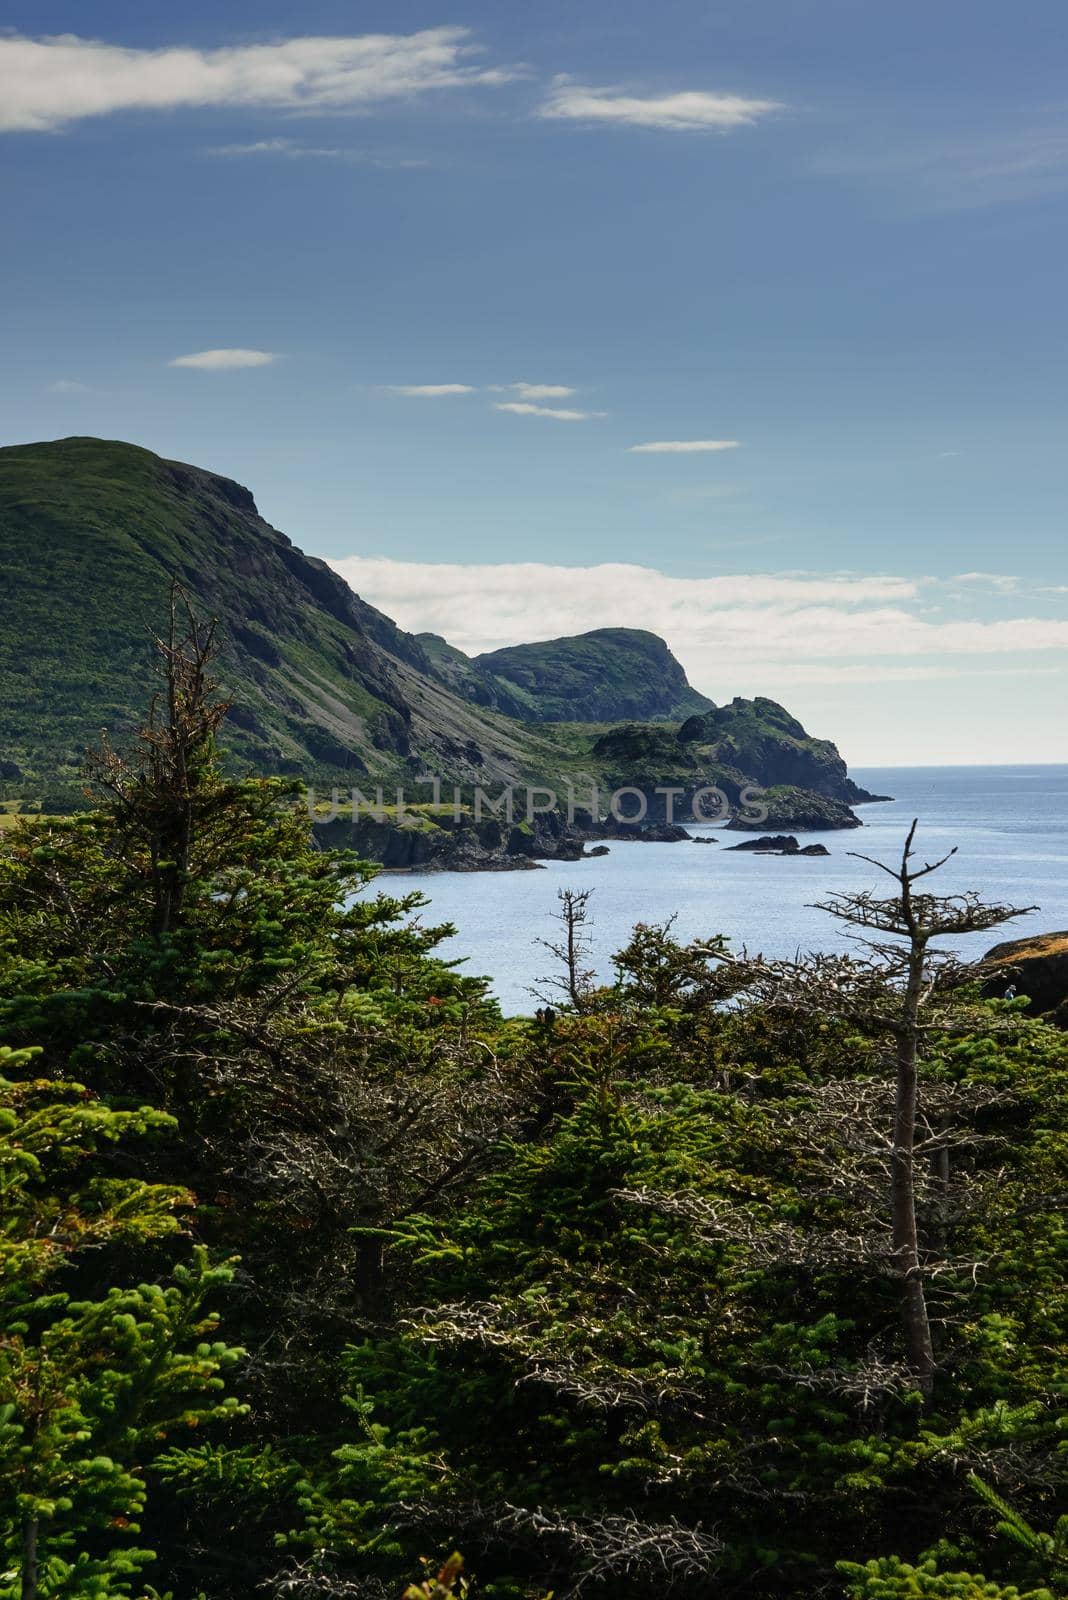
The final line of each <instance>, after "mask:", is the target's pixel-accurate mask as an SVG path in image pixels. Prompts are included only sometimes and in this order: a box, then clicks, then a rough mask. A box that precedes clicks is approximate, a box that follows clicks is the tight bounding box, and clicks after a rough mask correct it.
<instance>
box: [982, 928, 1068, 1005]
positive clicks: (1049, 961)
mask: <svg viewBox="0 0 1068 1600" xmlns="http://www.w3.org/2000/svg"><path fill="white" fill-rule="evenodd" d="M979 971H980V974H981V976H982V978H983V990H984V993H986V994H988V995H990V996H993V997H995V998H999V997H1000V996H1002V995H1004V994H1005V993H1006V991H1007V990H1008V989H1010V988H1014V989H1015V991H1016V993H1017V994H1021V995H1027V996H1028V997H1029V999H1030V1002H1031V1004H1030V1006H1029V1007H1028V1010H1029V1011H1030V1012H1031V1013H1033V1014H1034V1015H1036V1016H1042V1015H1044V1016H1053V1018H1054V1020H1056V1021H1057V1022H1058V1024H1060V1025H1061V1026H1068V932H1063V933H1039V934H1033V935H1032V936H1031V938H1029V939H1009V940H1006V942H1005V943H1004V944H997V945H995V946H994V948H993V949H992V950H988V951H987V953H986V955H985V956H984V957H983V959H982V961H981V963H980V966H979Z"/></svg>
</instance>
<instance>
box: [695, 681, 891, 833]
mask: <svg viewBox="0 0 1068 1600" xmlns="http://www.w3.org/2000/svg"><path fill="white" fill-rule="evenodd" d="M679 740H680V742H681V743H683V744H687V745H703V746H705V747H707V748H708V753H709V756H710V758H711V759H712V760H714V761H716V762H719V763H721V764H723V765H725V766H729V767H736V768H738V769H739V770H740V771H741V772H744V773H746V774H747V775H748V777H749V778H750V781H752V782H754V783H759V784H761V785H762V786H763V787H764V788H766V789H770V788H775V787H782V786H787V787H790V788H793V789H801V790H806V791H811V792H812V793H814V794H819V795H825V796H826V797H827V798H829V799H831V800H839V801H841V802H843V803H844V804H846V805H862V804H867V803H868V802H870V801H874V800H885V799H887V798H888V797H887V796H886V795H876V794H870V793H869V792H868V790H867V789H861V788H860V787H858V785H857V784H855V783H854V782H853V780H852V778H850V776H849V774H848V772H847V770H846V764H845V762H844V761H843V760H842V757H841V756H840V755H839V753H838V749H837V747H836V746H835V745H833V744H832V743H831V742H830V740H829V739H814V738H813V737H812V736H811V734H809V733H807V732H806V730H805V729H804V728H803V727H802V725H801V723H800V722H798V720H797V718H796V717H792V716H791V715H790V713H789V712H788V711H786V710H785V709H784V708H783V707H782V706H781V705H779V704H778V703H777V701H775V700H769V699H767V698H766V697H765V696H763V695H758V696H757V698H756V699H755V700H744V699H742V698H741V697H736V698H735V699H734V700H732V701H731V702H730V704H729V705H725V706H717V707H715V708H714V709H713V710H711V711H707V712H705V713H704V714H703V715H701V716H696V717H690V718H689V719H688V720H687V721H686V722H684V723H683V725H682V727H681V728H680V729H679ZM832 826H833V824H832Z"/></svg>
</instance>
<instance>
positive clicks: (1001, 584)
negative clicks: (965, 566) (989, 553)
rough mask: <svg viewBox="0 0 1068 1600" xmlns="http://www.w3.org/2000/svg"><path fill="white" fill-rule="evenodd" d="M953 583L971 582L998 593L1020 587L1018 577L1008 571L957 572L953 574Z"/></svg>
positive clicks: (1008, 592) (1009, 591)
mask: <svg viewBox="0 0 1068 1600" xmlns="http://www.w3.org/2000/svg"><path fill="white" fill-rule="evenodd" d="M952 581H953V582H954V583H973V584H976V585H977V586H979V587H983V588H988V589H993V590H995V591H996V592H997V593H998V594H1012V593H1013V592H1014V590H1016V589H1018V588H1019V587H1020V579H1019V578H1017V577H1014V576H1013V575H1012V573H1009V572H958V573H956V574H954V577H953V580H952Z"/></svg>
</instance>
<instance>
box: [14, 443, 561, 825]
mask: <svg viewBox="0 0 1068 1600" xmlns="http://www.w3.org/2000/svg"><path fill="white" fill-rule="evenodd" d="M0 564H2V568H3V573H4V601H5V612H6V622H7V625H6V626H5V628H4V630H3V635H2V638H0V730H2V736H3V744H2V747H0V760H2V761H3V762H4V766H3V768H2V769H0V774H2V775H3V776H5V777H6V780H7V783H8V785H9V787H11V786H15V787H16V788H17V787H19V786H21V787H22V788H23V789H25V788H26V787H27V786H28V787H31V788H36V789H38V790H40V788H41V787H42V786H43V787H44V788H45V789H46V790H55V791H57V792H58V795H59V797H60V798H61V799H62V798H63V797H64V796H68V797H69V795H70V794H71V793H73V792H76V790H77V783H78V774H79V770H80V767H81V763H82V759H83V755H84V750H85V747H86V745H87V744H88V743H89V742H91V741H93V740H94V739H96V738H97V737H98V736H99V733H100V730H101V729H102V728H107V729H108V730H109V731H110V732H111V733H113V734H114V735H115V736H116V737H119V738H121V737H123V736H125V735H127V734H128V733H129V732H130V731H132V729H133V728H134V726H135V725H136V722H137V719H138V718H139V716H140V715H141V712H142V709H143V707H144V705H145V704H146V702H147V698H148V695H149V693H150V691H151V687H152V682H153V679H152V666H153V649H152V645H151V634H152V632H153V631H154V630H159V629H160V628H161V627H162V625H163V621H164V614H165V608H166V605H167V595H168V590H169V586H170V583H171V580H172V578H174V577H177V578H178V579H180V581H181V582H182V584H183V585H184V586H185V588H186V590H187V592H188V593H189V594H190V596H191V597H192V598H193V599H194V601H195V602H196V603H197V604H198V605H199V606H200V607H202V608H203V609H204V610H205V611H206V612H208V613H209V614H211V615H213V616H216V617H218V619H219V622H220V631H221V637H222V640H223V669H224V676H225V685H226V688H227V691H228V692H229V694H230V695H231V696H232V698H233V701H234V706H233V710H232V712H231V721H230V723H229V726H228V730H227V747H228V749H229V751H230V755H231V759H232V761H233V762H234V763H235V764H238V765H242V766H246V767H248V768H250V769H253V770H256V771H259V772H265V773H299V774H302V775H305V776H308V777H315V778H316V779H317V780H318V781H329V780H331V779H341V780H343V781H350V782H351V781H357V780H358V779H360V778H361V777H362V778H370V779H373V780H375V781H383V782H392V781H394V780H396V781H400V780H401V779H402V778H403V777H405V776H406V775H409V776H410V774H411V773H412V771H413V770H418V771H420V772H422V771H429V772H438V773H441V774H442V775H447V776H449V777H450V778H456V779H459V780H463V779H472V780H473V779H474V778H476V777H478V776H480V775H483V774H491V775H493V776H495V777H497V778H499V779H500V780H502V781H511V780H512V779H513V778H515V777H516V776H518V775H520V774H521V773H523V772H526V771H532V772H533V771H540V770H542V767H543V764H550V763H551V762H552V761H553V760H554V759H556V756H555V752H554V750H553V749H552V747H551V746H548V745H545V744H544V742H542V741H539V740H538V738H537V737H536V736H533V735H529V734H527V733H524V732H522V730H520V729H519V728H518V727H517V726H516V725H515V724H512V723H509V722H507V721H506V720H505V719H504V718H502V717H497V716H494V715H492V714H484V713H480V712H479V711H478V710H477V709H476V708H474V707H472V706H471V705H469V704H467V703H465V702H461V701H460V700H458V699H456V698H455V697H454V696H453V695H451V694H450V693H449V692H448V691H447V690H446V689H445V687H444V686H443V685H442V684H441V682H440V681H439V680H438V679H437V678H436V677H435V675H434V673H433V670H432V668H431V664H430V662H429V661H428V659H427V657H426V655H425V654H424V651H423V649H422V647H421V645H420V644H419V643H418V642H417V641H416V640H415V639H413V638H412V637H411V636H410V635H408V634H405V633H403V632H402V631H401V630H400V629H399V628H397V627H396V626H395V624H394V623H392V622H391V621H390V620H389V618H388V617H385V616H383V615H382V613H381V612H379V611H376V610H375V609H374V607H372V606H369V605H367V604H366V603H365V602H364V601H362V600H361V599H360V598H359V597H358V596H357V595H355V594H353V592H352V591H351V590H350V589H349V588H348V586H347V585H346V584H345V583H344V582H343V581H342V579H340V578H339V577H338V576H337V575H336V574H335V573H334V572H333V571H332V570H331V569H330V568H329V567H328V566H327V565H326V564H325V563H324V562H322V561H317V560H314V559H313V558H311V557H309V556H306V555H304V554H303V552H302V551H300V550H298V549H297V548H296V547H295V546H294V545H293V544H292V543H291V542H290V541H289V540H288V539H287V538H286V537H285V536H284V535H283V534H281V533H279V532H278V531H277V530H276V529H274V528H272V527H271V526H270V525H269V524H268V523H266V522H265V521H264V520H263V518H262V517H260V516H259V514H258V512H257V510H256V504H255V501H254V500H253V498H252V495H251V494H250V493H249V491H248V490H247V489H244V488H242V487H241V486H240V485H238V484H236V483H233V482H231V481H230V480H229V479H226V478H222V477H219V476H217V475H215V474H214V473H210V472H206V471H203V470H202V469H200V468H197V467H191V466H187V465H185V464H183V463H179V462H173V461H165V460H162V459H161V458H160V457H158V456H155V455H153V454H152V453H151V452H150V451H148V450H142V449H139V448H137V447H136V446H134V445H129V444H122V443H115V442H111V441H104V440H98V439H64V440H59V441H56V442H55V443H48V444H33V445H23V446H15V447H12V448H8V449H4V450H0Z"/></svg>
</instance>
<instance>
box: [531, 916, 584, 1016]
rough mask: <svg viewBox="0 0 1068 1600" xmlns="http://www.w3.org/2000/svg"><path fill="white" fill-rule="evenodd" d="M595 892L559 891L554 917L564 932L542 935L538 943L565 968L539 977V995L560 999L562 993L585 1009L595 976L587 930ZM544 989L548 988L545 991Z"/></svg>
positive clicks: (535, 990) (548, 998) (542, 998)
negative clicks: (549, 975)
mask: <svg viewBox="0 0 1068 1600" xmlns="http://www.w3.org/2000/svg"><path fill="white" fill-rule="evenodd" d="M592 894H593V890H592V889H558V890H557V891H556V897H557V899H558V900H559V902H560V910H559V911H558V912H556V913H555V920H556V921H557V922H559V923H560V924H561V925H562V927H563V935H562V937H561V938H559V939H539V940H538V941H537V943H538V944H540V945H541V946H543V948H544V949H546V950H548V952H549V954H550V955H551V956H552V957H553V958H554V959H555V960H556V961H557V962H558V963H559V965H560V966H561V967H562V968H563V971H562V973H559V974H557V975H555V976H551V977H548V978H541V979H539V980H538V981H539V985H540V987H538V988H536V989H534V990H533V991H532V992H533V993H534V995H535V996H536V998H537V999H539V1000H558V999H559V998H560V996H561V995H562V996H563V997H564V998H565V999H566V1000H568V1001H569V1002H570V1004H571V1005H573V1006H574V1008H575V1010H576V1011H583V1010H585V1008H586V1004H587V1001H588V999H589V994H590V989H591V987H592V984H593V979H594V976H595V973H594V968H593V967H592V966H590V964H589V962H590V956H591V951H592V949H593V941H592V939H591V937H590V934H589V931H588V930H589V927H590V913H589V902H590V896H591V895H592ZM543 989H545V990H548V991H549V992H548V993H543V992H542V990H543Z"/></svg>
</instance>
